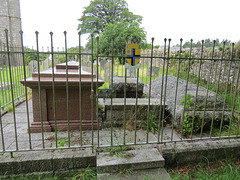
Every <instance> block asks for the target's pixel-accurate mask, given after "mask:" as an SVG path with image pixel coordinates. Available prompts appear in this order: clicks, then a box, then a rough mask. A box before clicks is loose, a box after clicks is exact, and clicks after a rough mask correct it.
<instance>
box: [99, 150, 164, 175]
mask: <svg viewBox="0 0 240 180" xmlns="http://www.w3.org/2000/svg"><path fill="white" fill-rule="evenodd" d="M122 155H123V156H124V157H119V156H116V155H113V156H111V155H110V153H109V152H102V153H99V154H98V155H97V173H98V174H103V173H119V172H121V171H126V170H131V171H134V170H146V169H156V168H163V167H164V165H165V160H164V158H163V157H162V155H161V154H160V152H159V151H158V150H157V149H156V148H152V149H141V150H130V151H125V152H122Z"/></svg>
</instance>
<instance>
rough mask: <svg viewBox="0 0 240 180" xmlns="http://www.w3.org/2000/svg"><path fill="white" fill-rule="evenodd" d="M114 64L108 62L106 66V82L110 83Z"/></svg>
mask: <svg viewBox="0 0 240 180" xmlns="http://www.w3.org/2000/svg"><path fill="white" fill-rule="evenodd" d="M111 71H112V63H111V62H107V63H106V64H105V66H104V81H110V77H111V75H112V73H111Z"/></svg>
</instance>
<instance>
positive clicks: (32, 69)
mask: <svg viewBox="0 0 240 180" xmlns="http://www.w3.org/2000/svg"><path fill="white" fill-rule="evenodd" d="M28 68H29V75H32V73H33V72H37V71H38V62H37V61H36V60H32V61H31V62H29V63H28Z"/></svg>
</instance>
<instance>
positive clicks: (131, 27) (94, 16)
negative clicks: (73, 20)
mask: <svg viewBox="0 0 240 180" xmlns="http://www.w3.org/2000/svg"><path fill="white" fill-rule="evenodd" d="M79 21H80V24H79V27H78V28H79V30H81V32H82V33H93V32H97V33H98V34H99V51H98V53H99V54H104V55H112V54H114V55H118V56H123V51H124V50H125V47H126V39H127V38H128V39H129V40H131V39H141V42H142V43H143V44H144V43H145V39H146V34H145V32H144V30H143V28H140V24H141V22H142V17H141V16H138V15H134V14H133V13H132V12H129V10H128V7H127V2H126V1H125V0H94V1H91V3H90V5H89V6H88V7H86V8H85V10H84V12H83V15H82V17H81V18H80V19H79ZM113 38H114V52H112V39H113ZM91 43H92V41H91V38H89V42H88V43H87V46H86V48H87V49H90V48H91V46H92V44H91ZM93 43H94V47H96V43H97V42H96V38H95V37H94V39H93ZM94 53H96V48H94ZM124 59H125V58H122V57H119V60H120V63H121V64H124V63H125V61H124Z"/></svg>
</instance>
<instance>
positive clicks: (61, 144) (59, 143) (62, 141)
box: [57, 139, 66, 152]
mask: <svg viewBox="0 0 240 180" xmlns="http://www.w3.org/2000/svg"><path fill="white" fill-rule="evenodd" d="M65 144H66V140H65V139H60V140H58V141H57V145H58V147H64V146H65ZM63 150H64V149H61V152H62V151H63Z"/></svg>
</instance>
